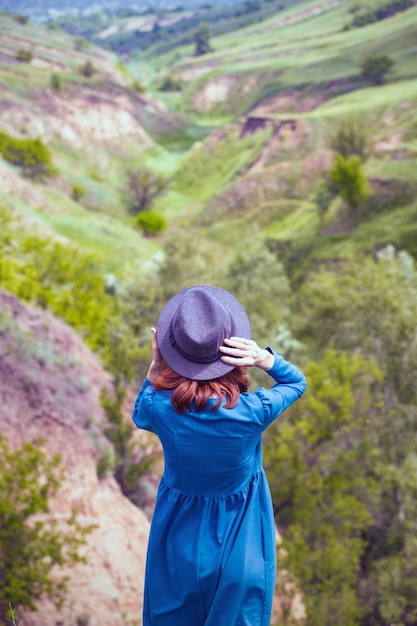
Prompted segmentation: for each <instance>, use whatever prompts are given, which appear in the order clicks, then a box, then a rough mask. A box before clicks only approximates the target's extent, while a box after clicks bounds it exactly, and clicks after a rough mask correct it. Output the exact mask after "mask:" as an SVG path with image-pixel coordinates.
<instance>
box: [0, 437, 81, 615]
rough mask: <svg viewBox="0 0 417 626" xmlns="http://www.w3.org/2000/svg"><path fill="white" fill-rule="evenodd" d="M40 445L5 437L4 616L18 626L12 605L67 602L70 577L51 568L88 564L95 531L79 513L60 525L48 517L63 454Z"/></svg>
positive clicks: (0, 588)
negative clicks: (86, 550)
mask: <svg viewBox="0 0 417 626" xmlns="http://www.w3.org/2000/svg"><path fill="white" fill-rule="evenodd" d="M41 444H42V442H37V444H36V445H32V444H30V443H24V444H22V445H21V447H20V448H18V449H15V450H12V449H11V448H10V447H9V444H8V442H7V441H6V440H5V439H4V438H3V436H2V435H0V491H1V498H0V522H1V523H0V528H1V532H0V564H1V569H0V574H1V585H0V616H1V617H2V621H3V620H4V619H5V618H6V616H7V615H8V616H9V617H13V623H14V624H15V623H16V622H15V621H14V617H15V612H14V610H13V609H12V606H13V605H17V606H19V607H27V608H30V609H31V610H36V601H37V600H38V599H39V598H42V597H43V596H44V597H45V596H46V597H49V598H50V599H51V600H52V601H53V603H54V604H55V605H56V606H58V607H59V606H60V605H61V604H62V602H63V600H64V598H65V593H66V590H67V584H68V581H67V579H66V578H65V577H60V578H56V577H53V576H51V574H52V570H53V568H59V567H63V566H72V565H73V564H75V563H80V562H82V563H85V562H86V558H85V556H83V554H82V553H81V549H82V548H83V546H84V544H85V543H86V535H87V534H88V533H89V532H91V530H92V529H93V526H85V525H84V524H82V523H81V522H80V520H79V518H78V515H77V514H76V513H75V511H72V512H69V513H68V515H67V516H66V519H62V520H60V522H59V524H58V523H57V520H54V519H53V518H52V517H51V516H50V515H48V513H49V502H50V498H51V497H52V496H53V495H54V494H55V493H56V492H57V491H58V490H59V489H60V487H61V485H62V482H63V479H64V472H63V468H62V466H61V462H60V458H59V456H58V455H51V454H50V453H49V452H48V451H47V450H45V449H44V446H43V445H41ZM5 621H6V622H7V623H9V620H5ZM40 621H42V619H41V620H40ZM10 623H12V622H11V620H10Z"/></svg>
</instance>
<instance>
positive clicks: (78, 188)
mask: <svg viewBox="0 0 417 626" xmlns="http://www.w3.org/2000/svg"><path fill="white" fill-rule="evenodd" d="M86 193H87V192H86V190H85V187H83V185H79V184H78V183H74V184H73V186H72V191H71V197H72V199H73V200H75V202H79V201H80V200H81V198H84V196H85V195H86Z"/></svg>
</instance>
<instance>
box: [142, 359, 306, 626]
mask: <svg viewBox="0 0 417 626" xmlns="http://www.w3.org/2000/svg"><path fill="white" fill-rule="evenodd" d="M270 351H271V352H272V353H273V354H274V356H275V363H274V366H273V367H272V369H271V370H270V371H269V372H268V374H269V375H270V376H272V378H273V379H274V380H275V381H276V384H275V385H274V386H273V387H272V389H270V390H266V389H264V388H262V387H261V388H259V389H257V390H256V391H255V392H254V393H242V394H241V396H240V399H239V401H238V403H237V405H236V406H235V407H234V408H232V409H225V408H224V407H223V405H222V406H220V407H219V408H218V409H217V410H215V411H213V410H210V403H213V404H214V403H215V402H216V400H215V399H213V400H209V405H208V406H207V407H206V409H205V410H204V411H202V412H200V413H197V412H195V411H193V410H191V411H186V412H184V413H182V414H179V413H178V412H177V411H176V410H175V409H174V408H173V406H172V405H171V401H170V397H171V392H170V391H162V392H161V391H156V390H155V388H154V387H153V386H152V385H151V383H150V382H149V381H148V380H147V379H146V380H145V382H144V384H143V386H142V388H141V390H140V392H139V394H138V397H137V399H136V402H135V407H134V411H133V416H132V417H133V421H134V422H135V424H136V425H137V426H138V427H139V428H143V429H146V430H149V431H151V432H153V433H156V434H157V435H158V437H159V438H160V441H161V443H162V447H163V450H164V461H165V469H164V474H163V477H162V480H161V483H160V486H159V490H158V495H157V499H156V504H155V510H154V515H153V519H152V524H151V531H150V536H149V545H148V554H147V563H146V574H145V595H144V609H143V626H203V625H204V626H269V624H270V618H271V610H272V599H273V593H274V587H275V576H276V541H275V525H274V516H273V510H272V502H271V495H270V491H269V486H268V483H267V479H266V476H265V473H264V471H263V469H262V456H261V436H262V432H263V431H264V430H265V428H266V427H267V426H268V425H269V424H270V423H271V422H272V421H273V420H274V419H275V418H276V417H277V416H278V415H279V414H280V413H282V412H283V411H284V410H285V409H286V408H287V407H289V406H290V405H291V404H292V403H293V402H294V401H295V400H297V398H299V397H300V396H301V395H302V393H303V392H304V390H305V388H306V380H305V378H304V376H303V374H302V373H301V372H300V370H298V369H297V368H296V367H295V366H294V365H292V364H291V363H288V362H287V361H285V360H284V359H283V357H281V356H278V355H277V353H276V352H274V351H272V350H270ZM213 404H211V406H213ZM223 404H224V401H223Z"/></svg>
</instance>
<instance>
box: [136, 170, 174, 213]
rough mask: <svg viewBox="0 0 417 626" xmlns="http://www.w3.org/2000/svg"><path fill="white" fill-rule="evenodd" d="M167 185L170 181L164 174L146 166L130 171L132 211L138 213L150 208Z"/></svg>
mask: <svg viewBox="0 0 417 626" xmlns="http://www.w3.org/2000/svg"><path fill="white" fill-rule="evenodd" d="M167 186H168V181H167V179H166V178H165V176H163V175H162V174H155V173H154V172H152V170H149V169H146V168H142V169H140V170H131V171H130V172H129V173H128V202H129V211H130V213H132V214H133V215H137V214H138V213H141V212H142V211H145V210H146V209H149V208H150V207H151V206H152V203H153V201H154V200H155V199H156V198H157V197H158V196H159V195H161V193H162V192H163V191H165V189H166V188H167Z"/></svg>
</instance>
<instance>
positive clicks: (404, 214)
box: [0, 0, 417, 626]
mask: <svg viewBox="0 0 417 626" xmlns="http://www.w3.org/2000/svg"><path fill="white" fill-rule="evenodd" d="M255 4H256V7H257V8H255V9H253V7H252V8H251V9H250V10H249V5H248V3H246V5H247V6H246V9H245V11H246V12H245V14H244V15H236V14H233V15H230V16H229V18H227V19H226V17H225V15H226V13H225V11H226V9H225V8H224V7H220V8H219V7H217V8H212V9H210V8H207V7H206V8H205V9H204V11H206V13H205V14H204V15H205V17H207V20H206V21H207V22H209V25H210V28H211V38H210V46H211V48H212V51H209V52H207V53H205V54H201V55H195V42H194V41H193V37H194V31H195V28H196V19H195V18H196V15H194V14H193V18H192V19H191V17H189V18H187V19H185V18H184V19H183V20H176V21H174V22H173V23H175V24H176V26H175V28H174V27H173V28H172V32H169V28H168V26H167V24H166V30H164V31H163V33H164V36H163V38H161V40H159V41H154V40H152V41H151V38H148V39H147V40H146V41H147V43H146V45H145V44H143V45H142V46H141V45H140V42H141V35H140V33H139V34H138V33H136V35H135V36H134V37H133V36H132V37H131V36H130V35H129V37H127V44H128V50H125V51H124V52H123V50H122V49H121V48H120V45H121V41H120V40H118V39H117V38H118V37H119V36H121V35H120V34H121V33H123V32H125V31H126V32H129V33H132V32H133V31H131V30H129V29H130V26H129V29H128V28H127V26H126V24H128V23H129V20H130V19H133V17H127V16H124V17H122V16H119V17H118V18H117V21H116V22H112V23H111V24H107V23H106V28H107V27H109V28H110V27H111V28H113V27H115V30H114V31H112V32H113V33H114V37H115V39H114V40H113V44H114V49H117V50H118V51H119V52H123V62H121V60H120V57H118V56H117V55H116V54H115V53H110V52H109V51H108V50H105V49H104V48H105V47H106V45H107V46H110V44H111V42H110V40H109V41H107V44H106V41H105V40H106V37H104V38H103V39H102V40H100V39H99V37H98V32H102V31H101V30H100V29H101V28H104V25H103V24H100V23H97V24H96V26H97V28H96V29H95V30H94V32H93V31H92V32H90V33H89V26H88V22H86V24H85V25H84V26H85V30H76V31H75V32H76V33H77V36H75V37H72V36H70V35H68V34H65V33H64V32H63V31H61V30H57V29H56V26H53V25H50V26H49V27H47V26H41V25H36V24H34V23H31V22H29V23H28V24H23V23H19V21H18V20H16V19H13V18H11V17H10V16H6V15H4V16H3V15H2V16H1V17H0V106H1V108H2V116H1V118H0V131H1V132H0V153H1V155H2V158H0V181H1V182H0V204H1V210H0V233H1V234H0V287H1V288H3V289H6V290H9V291H12V292H13V293H14V294H15V295H17V296H18V297H19V298H21V299H24V300H30V301H32V302H35V303H36V304H37V305H38V306H40V307H44V308H47V309H49V310H51V311H53V312H54V314H55V315H57V316H59V317H62V318H64V319H65V320H66V321H67V322H68V323H69V324H71V325H72V326H73V327H74V328H76V329H77V331H79V332H80V333H81V334H82V336H83V337H84V340H85V341H86V342H87V343H88V345H89V346H91V347H92V348H93V349H94V350H95V351H96V352H97V353H98V354H99V355H100V357H101V358H102V359H103V362H104V363H105V364H106V367H107V368H108V369H109V371H111V372H112V373H113V374H114V375H115V377H116V378H115V380H116V383H117V386H118V389H119V391H120V390H123V389H130V388H131V387H132V386H137V385H138V384H139V383H140V381H141V380H142V378H143V376H144V375H145V372H146V368H147V364H148V360H149V357H150V333H149V327H150V326H153V325H154V324H155V323H156V320H157V318H158V315H159V311H160V309H161V307H162V306H163V304H164V303H165V302H166V300H167V299H168V298H169V297H170V296H172V295H173V294H174V293H175V292H177V291H178V290H179V289H181V288H183V287H185V286H188V285H190V284H195V283H211V284H217V285H220V286H222V287H224V288H226V289H228V290H230V291H232V292H233V293H234V294H235V295H236V296H237V297H238V298H239V300H240V301H241V302H242V304H243V305H244V306H245V308H246V310H247V311H248V314H249V317H250V319H251V326H252V336H253V337H254V338H255V339H256V340H257V341H258V342H259V343H260V344H262V345H267V344H270V345H272V346H273V347H275V348H276V349H277V350H278V351H279V352H281V353H282V354H284V355H285V356H286V357H288V358H290V359H292V360H293V361H294V362H296V363H297V364H299V365H300V366H301V367H302V369H303V371H305V372H306V375H307V378H308V381H309V389H308V391H307V394H306V396H305V399H303V400H302V401H301V402H300V403H299V406H297V407H296V408H295V409H294V410H290V411H289V413H288V416H286V417H284V419H283V420H282V422H281V423H280V424H278V426H273V427H272V428H271V429H269V430H268V432H267V434H266V436H265V464H266V469H267V471H268V476H269V479H270V483H271V492H272V497H273V502H274V510H275V512H276V522H277V525H278V527H279V529H280V532H281V534H282V537H283V543H282V545H281V546H280V547H279V551H278V560H279V570H280V571H281V572H282V574H281V575H280V577H279V579H278V590H279V591H280V592H281V593H283V594H284V597H285V598H286V601H285V602H286V603H284V605H285V606H284V608H285V607H286V608H285V610H284V612H283V613H281V614H278V613H277V614H276V615H274V622H275V624H277V625H279V626H290V625H291V626H293V624H294V621H293V618H294V614H293V613H292V608H291V607H293V604H292V600H294V598H295V600H294V602H296V601H300V602H301V603H302V605H303V607H304V609H305V612H306V614H307V618H306V619H304V620H303V618H300V619H299V620H298V623H304V624H308V626H335V625H337V626H339V625H340V626H388V625H393V624H395V625H396V626H414V625H415V623H416V620H417V617H416V616H417V604H416V600H415V598H416V597H417V574H416V571H417V570H416V564H417V548H416V542H415V532H416V528H415V520H416V519H417V507H416V502H417V497H416V496H417V494H416V487H415V485H416V484H417V482H416V479H417V469H416V468H417V464H416V450H417V438H416V432H417V431H416V425H417V386H416V385H415V378H416V374H417V342H416V336H417V335H416V333H417V328H416V320H417V269H416V263H415V262H416V259H417V106H416V105H417V63H416V59H417V6H416V3H415V2H414V3H412V2H410V1H409V0H392V2H388V0H367V1H366V2H365V1H361V2H356V1H353V0H352V1H342V0H326V1H324V2H323V1H319V0H309V1H308V2H297V3H291V2H281V3H279V6H278V3H275V2H267V1H266V0H265V1H262V2H259V3H255ZM242 6H245V5H242ZM228 10H229V9H228ZM233 10H234V11H236V10H237V8H236V7H234V9H233ZM222 11H223V13H222ZM180 13H181V11H176V12H174V13H173V14H172V15H171V14H165V16H164V17H165V18H166V19H168V18H169V17H175V16H176V17H178V14H180ZM219 15H223V17H224V23H223V24H222V22H221V20H218V19H215V16H219ZM248 16H249V17H248ZM136 17H137V16H136ZM187 20H188V21H187ZM193 20H194V21H193ZM210 20H211V21H210ZM64 22H66V24H67V26H66V27H67V28H70V26H71V24H70V23H71V22H72V18H71V17H68V20H64V21H63V23H64ZM68 24H70V26H69V25H68ZM130 24H131V22H130ZM181 24H182V25H181ZM78 26H80V28H81V26H82V24H78ZM78 26H77V28H78ZM71 27H74V23H73V22H72V26H71ZM99 27H100V29H99ZM164 28H165V27H164ZM123 29H125V30H123ZM156 30H158V29H156ZM81 32H82V33H84V34H85V35H86V36H90V37H91V39H92V40H94V41H95V42H96V43H97V42H98V41H102V43H103V47H102V48H99V47H98V46H97V45H95V43H91V42H89V43H87V42H86V41H85V40H81V39H80V38H79V34H80V33H81ZM112 36H113V35H112ZM109 37H110V35H109ZM142 43H143V41H142ZM110 47H111V46H110ZM22 50H24V51H29V52H30V55H29V56H28V55H27V54H26V58H25V55H24V54H23V55H22V52H20V55H19V51H22ZM88 62H90V63H91V64H92V65H93V72H90V71H87V72H86V69H85V68H86V64H87V63H88ZM90 70H91V67H90ZM53 76H55V78H53ZM57 77H58V78H57ZM36 138H38V139H39V141H40V142H41V143H40V144H39V141H38V143H37V144H36V146H37V148H36V149H35V148H34V147H33V146H34V144H33V141H34V140H36ZM27 141H29V144H28V143H25V142H27ZM19 142H20V143H19ZM21 142H23V143H21ZM31 142H32V143H31ZM29 145H30V146H31V147H32V148H31V150H33V154H32V152H30V150H29V148H28V146H29ZM22 146H26V148H25V150H26V153H25V158H26V161H25V162H23V160H22V159H23V157H22V156H21V151H22V150H23V148H22ZM42 150H43V152H42ZM45 150H47V151H46V152H45ZM19 151H20V152H19ZM29 152H30V155H29V154H28V153H29ZM41 152H42V154H43V155H44V157H45V154H49V155H50V162H49V161H48V162H47V163H46V161H47V160H48V159H46V157H45V159H46V161H44V162H42V163H41V164H40V165H39V163H37V168H38V169H37V168H36V167H35V166H34V164H33V159H35V157H36V155H38V156H39V154H40V153H41ZM38 153H39V154H38ZM19 155H20V156H19ZM29 156H30V158H29ZM19 158H20V159H21V161H19ZM36 158H37V157H36ZM31 159H32V160H31ZM35 161H36V159H35ZM35 165H36V164H35ZM41 166H42V167H41ZM148 211H150V213H151V214H150V215H149V213H148ZM134 214H136V216H135V215H134ZM155 214H156V215H155ZM155 220H156V221H155ZM158 220H159V221H158ZM164 220H165V224H166V226H167V227H166V229H165V230H164V229H163V228H162V226H163V224H164ZM155 224H157V226H156V227H155V232H153V231H152V225H155ZM158 224H159V225H160V228H161V229H160V230H158ZM251 374H252V372H251ZM267 380H268V379H267V378H265V377H264V376H262V377H261V376H259V377H258V376H257V375H256V374H254V375H253V383H254V385H255V386H256V385H258V384H269V383H267ZM118 397H119V398H121V397H122V394H121V395H120V396H118ZM113 408H114V411H115V412H117V410H118V409H117V407H116V405H115V407H113ZM119 408H120V407H119ZM118 415H119V413H118ZM298 594H299V595H298ZM293 596H294V597H293ZM287 609H288V610H287ZM301 613H302V612H301ZM296 621H297V620H296Z"/></svg>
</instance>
